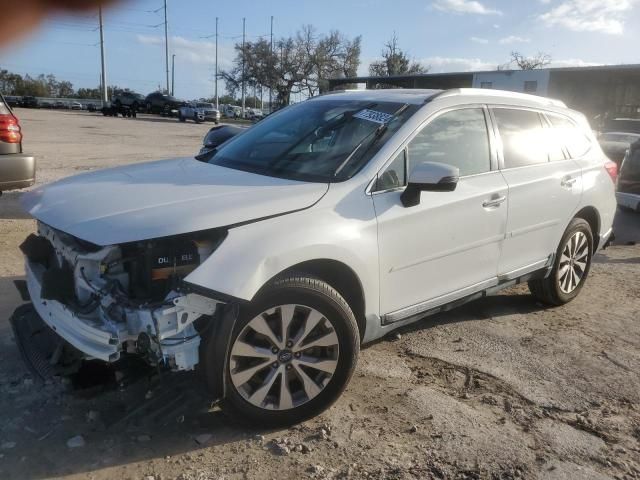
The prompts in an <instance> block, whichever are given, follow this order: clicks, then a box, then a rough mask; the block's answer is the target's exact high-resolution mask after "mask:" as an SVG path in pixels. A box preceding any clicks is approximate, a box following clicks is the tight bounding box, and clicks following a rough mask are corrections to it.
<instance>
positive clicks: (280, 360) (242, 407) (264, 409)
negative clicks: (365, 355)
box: [226, 276, 360, 426]
mask: <svg viewBox="0 0 640 480" xmlns="http://www.w3.org/2000/svg"><path fill="white" fill-rule="evenodd" d="M359 348H360V337H359V335H358V329H357V324H356V320H355V317H354V315H353V312H352V311H351V309H350V308H349V305H348V304H347V303H346V301H345V300H344V299H343V298H342V297H341V296H340V294H339V293H338V292H337V291H336V290H334V289H333V288H332V287H331V286H330V285H328V284H327V283H325V282H323V281H321V280H318V279H315V278H309V277H304V276H289V277H286V278H283V279H280V280H277V281H275V282H274V283H273V284H272V285H271V286H270V287H268V288H267V289H266V290H265V291H264V292H263V293H261V294H260V295H259V297H258V298H257V299H256V300H254V301H253V302H252V303H251V304H250V305H249V306H247V307H243V308H241V311H240V315H239V317H238V321H237V323H236V326H235V329H234V331H233V333H232V338H231V342H230V348H229V352H228V353H227V355H228V357H227V358H228V361H227V372H226V373H227V375H226V382H227V398H226V403H227V405H228V406H230V407H231V408H232V409H233V410H235V411H236V412H237V413H238V414H239V418H242V419H244V420H246V421H249V422H252V423H253V424H255V423H258V424H260V425H265V426H267V425H268V426H277V425H289V424H293V423H298V422H300V421H303V420H305V419H308V418H310V417H313V416H315V415H317V414H319V413H320V412H322V411H323V410H325V409H327V408H328V407H329V406H331V404H332V403H333V402H334V401H335V400H336V399H337V398H338V397H339V396H340V394H341V393H342V391H343V390H344V389H345V387H346V386H347V383H348V382H349V380H350V378H351V375H352V374H353V371H354V369H355V366H356V361H357V356H358V351H359Z"/></svg>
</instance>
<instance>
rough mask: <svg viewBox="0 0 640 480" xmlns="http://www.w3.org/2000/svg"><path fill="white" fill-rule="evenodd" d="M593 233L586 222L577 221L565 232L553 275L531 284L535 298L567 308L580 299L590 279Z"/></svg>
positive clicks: (578, 219) (580, 219)
mask: <svg viewBox="0 0 640 480" xmlns="http://www.w3.org/2000/svg"><path fill="white" fill-rule="evenodd" d="M592 257H593V233H592V232H591V227H590V226H589V223H587V222H586V221H585V220H583V219H582V218H574V219H573V220H572V221H571V223H570V224H569V227H568V228H567V230H566V231H565V233H564V235H563V237H562V240H561V241H560V246H559V247H558V251H557V252H556V259H555V262H554V265H553V270H552V271H551V274H550V275H549V276H548V277H547V278H545V279H541V280H532V281H530V282H529V290H531V293H532V294H533V296H534V297H536V298H537V299H538V300H540V301H541V302H543V303H546V304H549V305H564V304H566V303H569V302H570V301H571V300H573V299H574V298H576V297H577V296H578V294H579V293H580V290H582V287H583V286H584V283H585V281H586V279H587V276H588V275H589V270H590V268H591V260H592Z"/></svg>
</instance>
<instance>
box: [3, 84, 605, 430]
mask: <svg viewBox="0 0 640 480" xmlns="http://www.w3.org/2000/svg"><path fill="white" fill-rule="evenodd" d="M615 175H616V165H615V163H613V162H611V161H609V160H608V159H607V158H606V157H605V156H604V154H603V153H602V150H601V149H600V148H599V147H598V145H597V140H596V138H595V137H594V135H593V134H592V132H591V131H590V128H589V125H588V122H587V121H586V119H585V118H584V116H583V115H582V114H580V113H578V112H575V111H572V110H569V109H568V108H566V107H565V106H564V104H563V103H562V102H559V101H555V100H551V99H548V98H543V97H537V96H531V95H525V94H516V93H512V92H501V91H498V90H490V91H489V90H486V89H484V90H482V89H456V90H450V91H436V90H367V91H352V92H343V93H335V94H332V95H326V96H318V97H315V98H312V99H310V100H308V101H305V102H301V103H298V104H296V105H293V106H290V107H288V108H286V109H284V110H282V111H280V112H279V113H278V114H277V115H273V116H270V117H268V118H266V119H265V120H264V121H262V122H260V123H258V124H256V125H254V126H253V127H251V128H250V129H248V130H246V131H245V132H244V133H241V134H240V135H237V136H235V137H233V138H231V139H230V140H227V141H226V142H225V143H223V144H222V145H221V146H220V147H219V148H218V149H217V150H214V151H213V152H212V154H211V156H210V158H209V159H208V160H207V161H197V160H194V159H185V158H179V159H174V160H164V161H156V162H151V163H148V164H135V165H127V166H121V167H117V168H113V169H109V170H106V171H103V172H100V171H94V172H90V173H84V174H82V175H79V176H77V177H75V178H67V179H63V180H61V181H58V182H56V183H53V184H51V185H48V186H43V187H40V188H38V189H36V190H35V191H33V192H29V193H27V194H26V195H24V196H23V197H22V205H23V207H24V208H25V210H26V211H27V212H29V213H30V214H31V215H32V216H33V217H35V218H36V219H37V234H32V235H31V236H30V237H29V238H28V239H27V240H26V241H25V242H24V243H23V245H22V247H21V248H22V251H23V252H24V254H25V257H26V262H25V270H26V279H27V280H26V281H27V286H28V291H29V294H30V295H31V300H32V305H31V307H30V308H31V309H32V310H31V311H32V312H34V313H33V314H34V317H33V318H37V317H38V316H39V317H40V318H41V319H42V322H44V323H45V324H47V325H49V327H51V328H50V330H51V335H54V336H59V337H60V338H61V339H64V340H66V342H68V343H70V344H72V345H73V346H74V353H75V352H77V353H78V354H79V355H82V356H84V357H86V358H90V359H91V360H92V361H98V360H100V361H103V362H116V361H118V360H119V359H120V358H122V357H124V356H128V355H136V356H138V357H140V358H142V359H145V360H147V361H148V362H150V363H151V364H152V365H153V366H156V367H157V368H159V369H167V370H173V371H189V370H194V369H195V368H196V367H197V368H198V369H199V370H200V373H201V374H202V378H203V379H205V381H206V382H207V385H208V386H209V387H210V388H211V391H212V396H215V398H217V399H219V398H221V397H223V398H224V402H223V403H222V405H223V406H224V407H225V408H231V409H233V410H234V411H235V412H236V413H237V414H238V415H239V416H240V417H241V418H243V419H244V420H245V421H246V422H250V423H252V424H253V425H257V426H260V427H265V426H270V425H287V424H292V423H296V422H299V421H302V420H304V419H307V418H309V417H312V416H314V415H317V414H319V413H320V412H322V411H323V410H325V409H326V408H328V407H329V406H330V405H331V404H332V403H333V402H334V401H335V400H336V399H337V398H338V397H339V396H340V394H341V393H342V392H343V391H344V389H345V387H346V386H347V384H348V383H349V380H350V378H351V376H352V374H353V372H354V370H355V368H356V363H357V358H358V353H359V350H360V345H361V343H363V344H364V343H369V342H372V341H374V340H376V339H379V338H381V337H383V336H385V335H387V334H388V333H390V332H392V331H393V330H394V329H397V328H399V327H402V326H406V325H408V324H410V323H412V322H416V321H418V320H420V319H422V318H424V317H425V316H426V315H428V314H432V313H435V312H438V311H442V310H448V309H450V308H453V307H454V306H456V305H460V304H462V303H464V302H467V301H472V300H474V299H477V298H481V297H484V296H486V295H489V294H493V293H496V292H498V291H499V290H501V289H503V288H506V287H510V286H513V285H515V284H517V283H524V282H527V283H528V285H529V289H530V291H531V293H532V295H533V296H534V297H535V298H536V299H538V300H539V301H540V302H542V303H544V304H546V305H549V306H559V305H565V304H568V303H569V302H571V301H572V300H573V299H574V298H576V297H577V296H578V294H579V293H580V291H581V289H582V288H583V286H584V285H585V282H586V281H587V277H588V274H589V269H590V266H591V262H592V259H593V256H594V254H595V253H596V252H597V251H598V249H601V248H602V247H604V246H606V244H607V242H608V240H609V239H610V236H611V233H612V223H613V217H614V214H615V211H616V200H615V189H614V179H615ZM79 204H81V205H82V207H81V208H78V205H79ZM570 312H571V309H570V308H566V309H564V310H563V312H562V314H563V315H565V314H566V315H570ZM16 315H18V313H16ZM15 318H16V317H14V319H15ZM33 318H32V319H33ZM60 338H58V341H57V342H53V341H52V344H54V345H58V344H60V341H61V340H60Z"/></svg>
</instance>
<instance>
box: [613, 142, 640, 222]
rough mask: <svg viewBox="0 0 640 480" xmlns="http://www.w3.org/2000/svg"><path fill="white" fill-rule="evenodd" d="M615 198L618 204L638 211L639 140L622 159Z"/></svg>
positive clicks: (639, 182)
mask: <svg viewBox="0 0 640 480" xmlns="http://www.w3.org/2000/svg"><path fill="white" fill-rule="evenodd" d="M616 198H617V199H618V205H619V206H621V207H623V208H627V209H630V210H633V211H635V212H640V141H638V142H635V143H633V144H632V145H631V146H630V147H629V150H627V154H626V156H625V158H624V160H623V161H622V167H621V168H620V175H619V176H618V191H617V192H616Z"/></svg>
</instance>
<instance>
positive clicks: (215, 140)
mask: <svg viewBox="0 0 640 480" xmlns="http://www.w3.org/2000/svg"><path fill="white" fill-rule="evenodd" d="M246 129H247V128H246V127H239V126H236V125H217V126H215V127H212V128H211V130H209V131H208V132H207V134H206V135H205V136H204V140H203V141H202V148H201V149H200V152H199V153H198V156H197V157H196V158H197V159H198V160H205V159H206V158H208V157H207V156H208V154H210V153H211V152H212V151H214V150H215V149H217V148H218V147H219V146H220V145H222V144H223V143H224V142H226V141H227V140H229V139H230V138H233V137H235V136H236V135H238V134H240V133H242V132H244V131H245V130H246Z"/></svg>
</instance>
